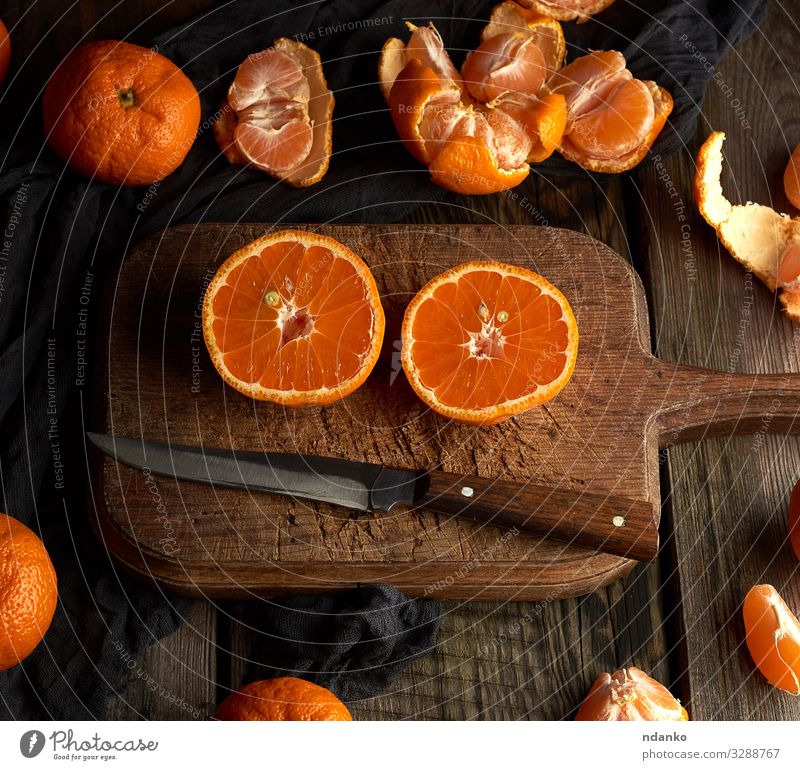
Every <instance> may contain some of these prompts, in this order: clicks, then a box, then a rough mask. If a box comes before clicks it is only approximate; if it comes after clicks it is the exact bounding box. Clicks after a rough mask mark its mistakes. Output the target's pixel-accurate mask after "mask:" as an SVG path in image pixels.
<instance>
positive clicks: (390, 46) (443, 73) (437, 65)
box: [378, 22, 469, 103]
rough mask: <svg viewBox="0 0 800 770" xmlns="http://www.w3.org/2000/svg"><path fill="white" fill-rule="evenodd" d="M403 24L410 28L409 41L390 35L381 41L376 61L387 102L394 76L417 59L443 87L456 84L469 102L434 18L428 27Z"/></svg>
mask: <svg viewBox="0 0 800 770" xmlns="http://www.w3.org/2000/svg"><path fill="white" fill-rule="evenodd" d="M406 26H407V27H408V29H409V30H410V31H411V37H410V38H409V41H408V43H404V42H403V41H402V40H400V39H399V38H396V37H393V38H389V40H387V41H386V43H384V45H383V49H382V50H381V56H380V60H379V61H378V82H379V83H380V87H381V93H383V98H384V99H386V102H387V103H388V102H389V94H390V92H391V90H392V86H393V85H394V82H395V80H396V79H397V76H398V75H399V74H400V73H401V72H402V71H403V69H404V68H405V67H406V66H407V65H408V63H409V62H411V61H417V62H418V63H419V64H420V65H421V66H423V67H426V68H427V69H429V70H431V71H432V72H433V73H434V75H435V76H436V77H437V78H438V80H439V81H441V84H442V87H443V88H445V89H450V88H453V87H454V88H457V89H458V91H459V93H460V94H461V95H462V97H463V98H464V100H465V101H466V102H469V92H468V91H467V89H466V86H465V85H464V81H463V80H462V78H461V75H460V74H459V72H458V70H457V69H456V67H455V65H454V64H453V62H452V61H451V60H450V56H449V54H448V53H447V51H445V49H444V43H443V42H442V36H441V35H440V34H439V31H438V30H437V29H436V27H434V26H433V22H431V23H430V24H428V26H427V27H417V26H416V25H414V24H411V22H406Z"/></svg>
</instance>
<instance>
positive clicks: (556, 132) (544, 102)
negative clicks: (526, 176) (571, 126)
mask: <svg viewBox="0 0 800 770" xmlns="http://www.w3.org/2000/svg"><path fill="white" fill-rule="evenodd" d="M490 106H491V107H493V108H495V109H497V110H499V111H500V112H504V113H505V114H506V115H509V116H510V117H512V118H513V119H514V120H515V121H516V122H517V123H518V124H519V125H520V126H521V127H522V129H523V130H524V131H525V133H526V134H527V136H528V138H529V139H530V142H531V147H530V150H529V151H528V162H529V163H541V162H542V161H544V160H547V159H548V158H549V157H550V156H551V155H552V154H553V152H554V151H555V150H556V149H557V148H558V146H559V144H561V139H562V137H563V136H564V129H565V128H566V126H567V100H566V99H565V98H564V97H563V96H562V95H561V94H543V95H542V96H529V95H528V94H508V95H504V96H501V97H500V98H499V99H497V100H495V101H494V102H493V103H492V104H491V105H490Z"/></svg>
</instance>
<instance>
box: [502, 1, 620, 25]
mask: <svg viewBox="0 0 800 770" xmlns="http://www.w3.org/2000/svg"><path fill="white" fill-rule="evenodd" d="M517 2H519V4H520V5H523V6H525V7H526V8H529V9H531V10H533V11H536V12H537V13H542V14H545V15H546V16H552V17H553V18H554V19H559V20H561V21H573V20H575V19H577V20H578V21H579V22H583V21H588V20H589V17H590V16H593V15H594V14H596V13H600V11H602V10H604V9H606V8H608V6H609V5H611V3H613V2H614V0H517Z"/></svg>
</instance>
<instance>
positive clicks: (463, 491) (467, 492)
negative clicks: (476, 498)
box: [461, 487, 475, 497]
mask: <svg viewBox="0 0 800 770" xmlns="http://www.w3.org/2000/svg"><path fill="white" fill-rule="evenodd" d="M461 494H462V495H464V497H472V496H473V495H474V494H475V490H474V489H473V488H472V487H461Z"/></svg>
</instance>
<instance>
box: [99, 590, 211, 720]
mask: <svg viewBox="0 0 800 770" xmlns="http://www.w3.org/2000/svg"><path fill="white" fill-rule="evenodd" d="M216 655H217V647H216V610H215V609H214V606H213V605H212V604H211V603H209V602H196V603H195V604H193V605H192V607H191V609H190V611H189V612H187V613H186V616H185V617H184V621H183V623H182V625H181V626H180V628H179V629H178V630H177V631H176V632H175V633H174V634H172V635H170V636H168V637H166V638H165V639H162V640H161V641H157V642H155V643H154V644H153V645H152V646H151V647H149V648H148V649H147V651H146V652H145V653H144V655H142V657H141V658H140V659H139V660H134V659H130V660H127V661H126V663H127V665H128V667H129V674H128V687H127V690H126V691H125V693H124V694H122V695H119V696H112V697H111V698H109V703H108V713H107V718H108V719H185V720H189V719H205V718H206V717H207V716H208V715H209V714H210V713H212V712H213V710H214V708H215V704H216V700H217V686H216V682H217V678H218V676H217V661H216Z"/></svg>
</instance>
